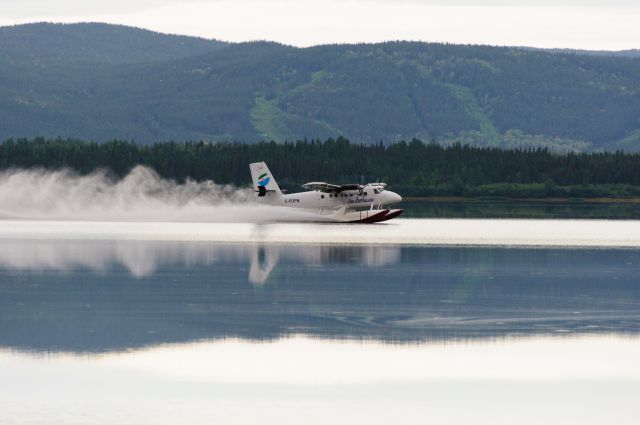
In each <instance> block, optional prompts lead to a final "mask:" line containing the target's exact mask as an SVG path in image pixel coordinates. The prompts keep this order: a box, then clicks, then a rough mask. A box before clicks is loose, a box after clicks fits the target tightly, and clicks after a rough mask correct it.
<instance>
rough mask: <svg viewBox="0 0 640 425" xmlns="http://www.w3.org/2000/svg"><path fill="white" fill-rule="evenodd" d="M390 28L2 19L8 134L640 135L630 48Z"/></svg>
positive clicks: (534, 140) (2, 105)
mask: <svg viewBox="0 0 640 425" xmlns="http://www.w3.org/2000/svg"><path fill="white" fill-rule="evenodd" d="M605 53H607V52H582V51H568V52H564V51H558V50H554V51H546V50H537V49H528V48H515V47H491V46H473V45H465V46H462V45H448V44H438V43H418V42H389V43H378V44H358V45H325V46H316V47H310V48H296V47H290V46H284V45H281V44H278V43H269V42H251V43H225V42H220V41H216V40H206V39H201V38H194V37H186V36H175V35H167V34H159V33H154V32H152V31H147V30H142V29H137V28H131V27H125V26H115V25H108V24H100V23H84V24H47V23H38V24H27V25H18V26H11V27H0V139H1V140H4V139H7V138H19V137H34V136H45V137H56V136H61V137H78V138H83V139H93V140H96V141H106V140H111V139H115V138H117V139H125V140H131V139H133V140H136V141H137V142H141V143H150V142H155V141H164V140H170V139H173V140H179V141H182V140H200V139H204V140H238V141H243V142H255V141H258V140H263V139H273V140H293V139H299V138H304V137H309V138H326V137H330V136H333V137H335V136H338V135H343V136H346V137H348V138H350V139H351V140H353V141H357V142H364V143H377V142H379V141H381V140H382V141H384V142H392V141H396V140H400V139H410V138H413V137H417V138H421V139H423V140H437V141H440V142H442V143H452V142H468V143H472V144H477V145H489V146H509V147H512V146H526V147H549V148H551V149H555V150H560V151H566V150H598V149H626V150H638V149H639V148H640V58H636V55H637V53H638V52H637V51H628V52H609V53H610V55H608V54H605Z"/></svg>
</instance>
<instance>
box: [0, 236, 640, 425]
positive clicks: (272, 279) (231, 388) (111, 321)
mask: <svg viewBox="0 0 640 425" xmlns="http://www.w3.org/2000/svg"><path fill="white" fill-rule="evenodd" d="M639 334H640V250H638V249H616V248H607V249H568V248H565V249H554V248H517V249H514V248H506V247H492V248H483V247H429V246H422V247H420V246H394V245H377V246H372V245H361V246H348V245H327V244H317V245H313V244H307V245H305V244H262V243H249V244H242V243H237V244H219V243H195V242H194V243H184V242H150V241H147V242H136V241H64V240H57V241H55V240H31V241H28V240H13V241H12V240H2V241H0V423H7V424H9V423H12V424H13V423H25V424H36V423H37V424H40V423H62V424H66V423H88V424H103V423H104V424H106V423H131V424H133V423H153V424H158V423H161V424H164V423H167V424H169V423H189V424H191V423H198V424H199V423H214V422H215V423H247V422H256V421H261V422H262V423H301V422H304V423H331V422H333V423H354V422H355V423H362V422H367V423H425V421H429V420H430V421H435V422H437V423H465V422H466V423H469V422H470V423H487V424H488V423H493V424H495V423H543V422H547V423H566V424H569V423H572V424H573V423H576V424H577V423H580V424H592V423H593V424H596V423H618V424H623V423H624V424H632V423H639V421H640V415H639V414H638V410H637V396H638V394H640V366H639V364H640V363H639V362H638V361H637V359H638V358H640V357H639V356H640V338H639V337H640V335H639Z"/></svg>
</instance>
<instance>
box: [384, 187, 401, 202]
mask: <svg viewBox="0 0 640 425" xmlns="http://www.w3.org/2000/svg"><path fill="white" fill-rule="evenodd" d="M385 193H386V195H387V196H386V198H387V204H389V205H392V204H398V203H400V202H402V196H400V195H398V194H397V193H395V192H391V191H389V190H387V191H385Z"/></svg>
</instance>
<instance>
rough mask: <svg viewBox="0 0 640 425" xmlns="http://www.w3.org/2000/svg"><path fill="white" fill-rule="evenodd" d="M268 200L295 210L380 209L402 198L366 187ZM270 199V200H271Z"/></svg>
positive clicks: (310, 192)
mask: <svg viewBox="0 0 640 425" xmlns="http://www.w3.org/2000/svg"><path fill="white" fill-rule="evenodd" d="M268 195H271V194H267V198H268V200H269V201H270V202H269V203H270V204H272V205H281V206H285V207H293V208H306V209H318V210H320V209H326V210H332V209H340V208H343V207H346V208H347V209H354V210H360V209H368V208H372V207H373V208H379V207H381V206H387V205H393V204H397V203H399V202H400V201H401V200H402V198H401V197H400V196H399V195H398V194H396V193H395V192H391V191H389V190H384V191H382V192H381V193H375V192H374V188H372V187H370V186H365V188H364V189H362V190H345V191H342V192H336V193H331V192H328V193H327V192H321V191H316V190H312V191H308V192H298V193H290V194H282V195H280V196H277V195H276V194H273V195H272V196H268ZM269 198H270V199H269Z"/></svg>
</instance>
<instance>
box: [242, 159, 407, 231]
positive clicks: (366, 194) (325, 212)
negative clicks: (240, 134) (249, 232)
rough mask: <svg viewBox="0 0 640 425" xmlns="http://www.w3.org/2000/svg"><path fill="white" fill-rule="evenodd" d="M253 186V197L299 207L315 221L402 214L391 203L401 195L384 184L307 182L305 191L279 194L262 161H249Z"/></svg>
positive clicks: (373, 219)
mask: <svg viewBox="0 0 640 425" xmlns="http://www.w3.org/2000/svg"><path fill="white" fill-rule="evenodd" d="M249 168H250V169H251V178H252V180H253V189H254V191H255V193H256V195H257V199H258V201H260V202H263V203H265V204H268V205H275V206H281V207H288V208H299V209H301V210H304V211H305V212H309V213H311V214H313V215H315V216H316V217H317V218H318V221H330V222H339V223H379V222H382V221H387V220H391V219H392V218H395V217H398V216H399V215H400V214H402V212H403V210H402V209H394V208H391V206H393V205H395V204H398V203H400V202H401V201H402V197H401V196H400V195H398V194H397V193H395V192H392V191H390V190H387V185H386V183H367V184H364V185H362V184H344V185H337V184H330V183H325V182H310V183H305V184H303V185H302V187H303V188H304V189H306V191H304V192H297V193H287V194H285V193H283V192H282V190H280V187H279V186H278V183H276V179H275V178H274V177H273V174H271V171H269V167H267V164H266V163H264V162H255V163H252V164H249Z"/></svg>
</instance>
